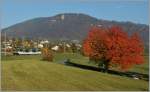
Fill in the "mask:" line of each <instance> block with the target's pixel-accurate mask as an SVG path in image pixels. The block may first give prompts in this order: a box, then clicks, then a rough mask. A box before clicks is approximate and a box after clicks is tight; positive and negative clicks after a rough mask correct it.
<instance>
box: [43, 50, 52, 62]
mask: <svg viewBox="0 0 150 92" xmlns="http://www.w3.org/2000/svg"><path fill="white" fill-rule="evenodd" d="M42 59H43V60H45V61H53V55H52V52H51V51H50V50H49V48H48V47H44V48H42Z"/></svg>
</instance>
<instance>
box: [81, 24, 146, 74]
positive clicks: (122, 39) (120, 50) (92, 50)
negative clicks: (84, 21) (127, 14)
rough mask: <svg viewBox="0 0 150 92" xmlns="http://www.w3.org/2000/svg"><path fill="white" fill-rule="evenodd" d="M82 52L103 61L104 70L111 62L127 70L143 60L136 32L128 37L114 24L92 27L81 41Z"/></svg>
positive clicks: (141, 46)
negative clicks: (104, 27)
mask: <svg viewBox="0 0 150 92" xmlns="http://www.w3.org/2000/svg"><path fill="white" fill-rule="evenodd" d="M83 52H84V55H86V56H89V57H90V59H91V60H94V61H97V63H99V64H100V63H102V62H103V67H104V69H105V71H107V70H108V69H109V66H110V65H111V64H113V65H115V66H118V67H119V68H120V69H122V70H127V69H129V68H131V67H132V66H133V65H135V64H142V63H143V61H144V57H143V44H142V41H141V39H140V37H139V36H138V34H137V33H135V34H133V35H132V36H131V37H130V36H128V35H127V34H126V33H125V32H123V31H122V29H121V28H120V27H116V26H115V27H111V28H108V29H103V28H96V27H94V28H92V29H91V30H90V32H89V34H88V36H87V38H86V39H85V40H84V42H83ZM100 61H101V62H100Z"/></svg>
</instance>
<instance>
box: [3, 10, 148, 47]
mask: <svg viewBox="0 0 150 92" xmlns="http://www.w3.org/2000/svg"><path fill="white" fill-rule="evenodd" d="M92 25H98V26H104V27H110V26H112V25H119V26H121V27H122V28H123V29H124V31H126V32H127V33H128V34H131V33H134V32H139V34H140V36H141V38H142V40H143V41H144V44H145V45H147V46H148V42H149V27H148V25H144V24H135V23H132V22H117V21H108V20H102V19H97V18H95V17H91V16H89V15H86V14H77V13H65V14H58V15H56V16H52V17H40V18H35V19H31V20H28V21H24V22H22V23H18V24H15V25H13V26H10V27H8V28H5V29H2V35H3V34H4V32H6V34H7V36H8V37H26V38H32V39H37V38H38V39H50V40H61V39H69V40H83V39H84V37H85V36H86V35H87V33H88V31H89V28H90V27H91V26H92Z"/></svg>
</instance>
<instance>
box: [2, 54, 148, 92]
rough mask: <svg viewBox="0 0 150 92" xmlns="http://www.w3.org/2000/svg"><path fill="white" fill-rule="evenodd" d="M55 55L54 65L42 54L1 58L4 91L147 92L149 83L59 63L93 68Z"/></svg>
mask: <svg viewBox="0 0 150 92" xmlns="http://www.w3.org/2000/svg"><path fill="white" fill-rule="evenodd" d="M54 56H55V57H54V61H53V62H47V61H42V60H41V56H40V55H31V56H30V55H29V56H28V55H24V56H9V57H7V58H6V57H2V80H1V82H2V90H44V91H46V90H79V91H83V90H113V91H115V90H120V91H121V90H124V91H126V90H134V91H137V90H148V82H147V81H143V80H134V79H132V78H127V77H121V76H116V75H111V74H107V73H101V72H96V71H90V70H84V69H79V68H74V67H71V66H65V65H61V64H59V63H58V62H60V61H62V60H65V59H67V58H70V59H71V60H72V61H73V62H75V61H78V62H81V63H82V64H89V65H91V64H90V63H87V60H88V58H86V57H83V56H81V55H79V54H71V53H65V54H55V55H54ZM93 66H94V64H93ZM135 70H137V69H135Z"/></svg>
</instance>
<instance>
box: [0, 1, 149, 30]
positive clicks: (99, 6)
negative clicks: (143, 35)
mask: <svg viewBox="0 0 150 92" xmlns="http://www.w3.org/2000/svg"><path fill="white" fill-rule="evenodd" d="M60 13H84V14H88V15H90V16H93V17H96V18H98V19H105V20H115V21H125V22H126V21H131V22H134V23H141V24H149V21H148V20H149V18H148V14H149V13H148V0H3V1H1V13H0V15H1V20H2V21H1V27H2V28H6V27H9V26H11V25H14V24H16V23H21V22H23V21H26V20H29V19H33V18H38V17H50V16H54V15H56V14H60Z"/></svg>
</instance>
